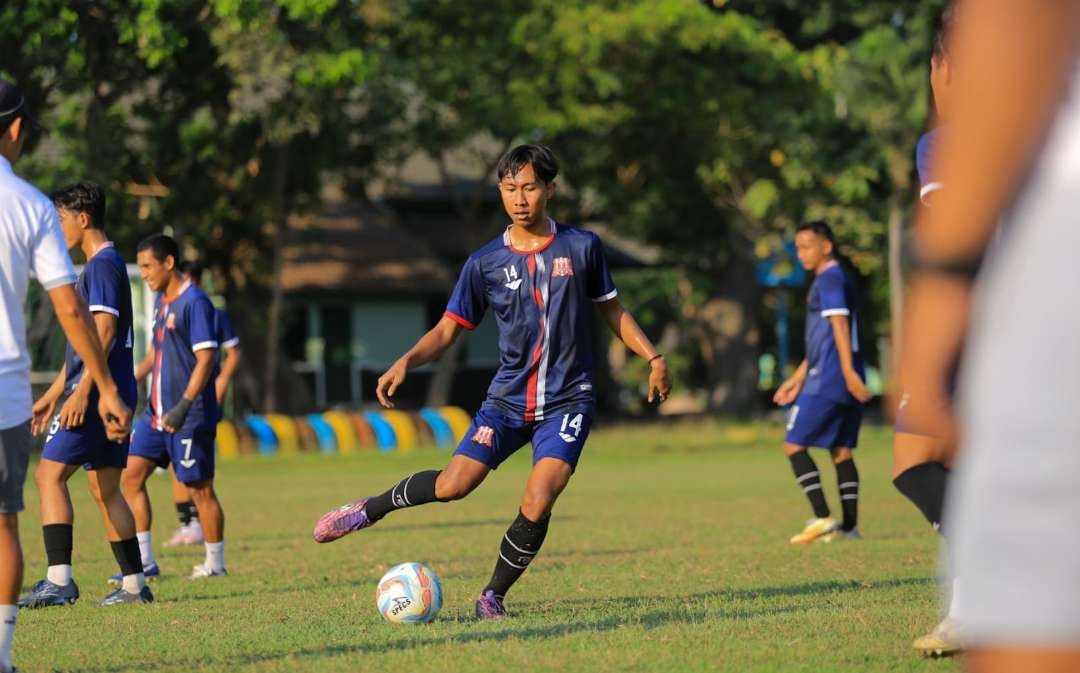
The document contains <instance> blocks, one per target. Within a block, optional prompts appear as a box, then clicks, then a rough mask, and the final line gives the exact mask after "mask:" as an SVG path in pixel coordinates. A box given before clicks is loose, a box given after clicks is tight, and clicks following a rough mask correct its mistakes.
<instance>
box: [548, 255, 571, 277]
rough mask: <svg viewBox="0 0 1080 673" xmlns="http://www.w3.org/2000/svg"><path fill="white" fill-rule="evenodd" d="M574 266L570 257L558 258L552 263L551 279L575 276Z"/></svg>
mask: <svg viewBox="0 0 1080 673" xmlns="http://www.w3.org/2000/svg"><path fill="white" fill-rule="evenodd" d="M573 275H574V265H573V264H572V263H571V262H570V258H569V257H556V258H555V259H553V260H552V262H551V277H552V278H559V277H561V276H573Z"/></svg>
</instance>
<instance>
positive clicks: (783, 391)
mask: <svg viewBox="0 0 1080 673" xmlns="http://www.w3.org/2000/svg"><path fill="white" fill-rule="evenodd" d="M800 390H802V381H798V380H796V379H793V378H792V379H788V380H787V381H784V382H783V383H781V384H780V387H779V388H777V389H776V393H775V394H774V395H773V397H772V401H773V403H774V404H776V405H777V406H781V407H786V406H787V405H789V404H791V403H792V402H794V401H795V399H796V398H797V397H798V396H799V391H800Z"/></svg>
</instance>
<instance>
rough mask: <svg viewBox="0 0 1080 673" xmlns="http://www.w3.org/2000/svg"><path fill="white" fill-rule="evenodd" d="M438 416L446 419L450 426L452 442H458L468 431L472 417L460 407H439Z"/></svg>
mask: <svg viewBox="0 0 1080 673" xmlns="http://www.w3.org/2000/svg"><path fill="white" fill-rule="evenodd" d="M439 414H441V415H442V417H443V418H445V419H446V422H447V423H449V424H450V429H451V430H453V431H454V441H455V442H460V441H461V438H462V437H464V436H465V433H466V432H468V431H469V426H471V425H472V417H471V416H469V414H468V413H466V411H465V410H464V409H462V408H461V407H439Z"/></svg>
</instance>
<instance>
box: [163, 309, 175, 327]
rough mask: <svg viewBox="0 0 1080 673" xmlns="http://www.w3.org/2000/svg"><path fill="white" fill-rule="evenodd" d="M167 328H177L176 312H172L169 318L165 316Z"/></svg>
mask: <svg viewBox="0 0 1080 673" xmlns="http://www.w3.org/2000/svg"><path fill="white" fill-rule="evenodd" d="M165 329H176V314H175V313H170V314H169V317H168V318H165Z"/></svg>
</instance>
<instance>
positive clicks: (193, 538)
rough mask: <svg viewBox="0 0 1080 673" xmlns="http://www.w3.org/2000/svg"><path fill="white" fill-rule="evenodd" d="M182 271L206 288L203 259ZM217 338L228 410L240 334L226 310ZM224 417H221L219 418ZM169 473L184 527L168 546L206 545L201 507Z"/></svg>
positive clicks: (220, 397) (146, 368) (219, 389)
mask: <svg viewBox="0 0 1080 673" xmlns="http://www.w3.org/2000/svg"><path fill="white" fill-rule="evenodd" d="M178 268H179V269H180V273H181V274H183V276H184V277H185V278H187V279H188V280H190V281H191V282H192V284H194V285H195V287H198V288H202V282H201V281H202V274H203V270H204V267H203V265H202V264H201V263H199V262H188V261H186V260H185V261H183V262H180V264H179V265H178ZM214 338H215V339H216V340H217V342H218V344H219V348H218V352H219V353H221V352H222V351H224V352H225V357H224V358H222V360H221V365H220V371H219V372H218V375H217V377H216V378H215V379H214V391H215V393H216V395H217V402H218V408H219V409H221V410H224V404H225V395H226V393H227V392H228V391H229V381H231V380H232V377H233V374H234V373H236V368H237V367H238V366H239V365H240V337H238V336H236V332H234V331H233V328H232V321H231V320H229V314H228V313H226V312H225V311H224V310H223V309H220V308H217V307H215V308H214ZM153 358H154V352H153V349H150V351H149V352H148V353H147V354H146V359H145V360H144V361H143V365H142V367H141V368H140V371H141V372H143V376H144V377H145V376H146V374H148V373H149V372H150V368H151V367H152V366H153ZM219 420H220V419H219ZM169 474H170V476H171V477H172V492H173V502H174V504H175V505H176V516H177V518H178V519H179V520H180V527H179V528H178V529H177V530H176V532H175V533H173V536H172V537H171V538H169V539H168V541H166V542H165V546H166V547H175V546H178V545H186V544H202V543H203V542H205V537H204V536H203V530H202V524H201V523H200V522H199V510H198V509H197V508H196V507H195V502H194V501H193V500H192V499H191V495H190V494H189V493H188V490H187V487H186V486H184V484H183V483H181V482H180V480H179V479H177V478H176V470H175V468H174V467H173V466H172V465H170V466H169Z"/></svg>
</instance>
